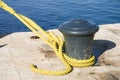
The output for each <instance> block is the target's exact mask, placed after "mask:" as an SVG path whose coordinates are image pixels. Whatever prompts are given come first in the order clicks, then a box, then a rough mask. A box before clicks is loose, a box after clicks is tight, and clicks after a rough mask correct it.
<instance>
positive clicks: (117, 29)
mask: <svg viewBox="0 0 120 80" xmlns="http://www.w3.org/2000/svg"><path fill="white" fill-rule="evenodd" d="M52 31H54V32H55V33H56V34H57V35H61V34H60V32H58V31H57V30H52ZM31 36H34V34H33V33H32V32H19V33H12V34H9V35H6V36H5V35H0V37H1V38H0V80H120V24H110V25H100V30H99V32H97V34H96V35H95V38H94V47H93V53H94V54H95V56H96V58H97V59H96V61H97V63H96V64H95V66H93V67H87V68H75V67H74V69H73V71H72V72H71V73H69V74H67V75H63V76H48V75H41V74H36V73H34V72H32V71H31V70H30V67H29V65H30V64H31V63H34V64H36V65H38V67H39V68H43V69H48V70H50V69H52V70H62V69H64V66H63V65H62V63H61V61H60V60H59V59H58V58H57V56H55V54H54V52H53V51H52V50H51V48H50V47H48V46H47V44H45V43H44V42H43V41H42V40H41V39H38V38H37V39H34V38H36V37H32V39H31Z"/></svg>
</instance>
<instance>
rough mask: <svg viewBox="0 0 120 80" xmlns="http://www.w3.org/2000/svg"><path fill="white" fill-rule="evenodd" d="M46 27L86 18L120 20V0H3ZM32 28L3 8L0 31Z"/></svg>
mask: <svg viewBox="0 0 120 80" xmlns="http://www.w3.org/2000/svg"><path fill="white" fill-rule="evenodd" d="M4 1H5V2H6V3H7V4H8V5H10V6H11V7H13V8H14V9H15V10H16V11H17V12H18V13H21V14H23V15H25V16H27V17H29V18H31V19H33V20H34V21H35V22H36V23H37V24H39V25H41V26H42V28H43V29H45V30H46V29H54V28H57V27H58V25H59V24H61V23H63V22H64V21H67V20H70V19H75V18H83V19H88V20H91V21H94V22H96V23H97V24H109V23H120V0H4ZM20 31H22V32H23V31H29V30H28V29H27V27H25V26H24V25H23V24H22V23H21V22H19V20H17V19H16V18H15V17H14V16H12V15H10V14H9V13H7V12H5V11H4V10H2V9H0V33H12V32H20Z"/></svg>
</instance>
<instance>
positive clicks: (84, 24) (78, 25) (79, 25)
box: [58, 19, 99, 35]
mask: <svg viewBox="0 0 120 80" xmlns="http://www.w3.org/2000/svg"><path fill="white" fill-rule="evenodd" d="M58 29H59V30H60V31H61V32H62V33H63V34H67V35H91V34H94V33H95V32H97V31H98V29H99V27H98V26H97V25H96V24H95V23H94V22H91V21H88V20H84V19H74V20H70V21H66V22H64V23H63V24H61V25H59V28H58Z"/></svg>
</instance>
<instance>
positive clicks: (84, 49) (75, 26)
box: [59, 19, 99, 60]
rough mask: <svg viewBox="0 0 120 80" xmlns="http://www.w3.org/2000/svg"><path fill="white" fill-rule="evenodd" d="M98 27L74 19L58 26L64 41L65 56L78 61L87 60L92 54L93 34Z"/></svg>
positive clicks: (85, 21) (86, 21) (92, 23)
mask: <svg viewBox="0 0 120 80" xmlns="http://www.w3.org/2000/svg"><path fill="white" fill-rule="evenodd" d="M98 29H99V27H98V26H97V25H96V24H95V23H94V22H91V21H88V20H83V19H74V20H71V21H67V22H64V23H63V24H61V25H60V26H59V31H61V32H62V33H63V36H64V39H65V46H64V47H65V54H66V55H67V56H69V57H71V58H75V59H78V60H83V59H88V58H90V57H91V56H92V55H93V54H92V44H93V37H94V34H95V32H97V31H98Z"/></svg>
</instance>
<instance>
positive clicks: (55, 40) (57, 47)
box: [0, 0, 95, 76]
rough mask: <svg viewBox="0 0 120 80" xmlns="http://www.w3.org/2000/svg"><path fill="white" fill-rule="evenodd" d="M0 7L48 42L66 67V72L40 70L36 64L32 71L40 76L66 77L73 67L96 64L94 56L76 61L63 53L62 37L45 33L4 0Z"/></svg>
mask: <svg viewBox="0 0 120 80" xmlns="http://www.w3.org/2000/svg"><path fill="white" fill-rule="evenodd" d="M0 7H1V8H2V9H4V10H5V11H7V12H9V13H10V14H12V15H14V16H15V17H16V18H18V19H19V20H20V21H21V22H22V23H23V24H24V25H26V26H27V27H28V28H29V29H30V30H31V31H33V32H34V33H35V34H36V35H37V36H39V37H40V38H41V39H42V40H43V41H44V42H46V43H47V44H48V45H49V46H50V47H51V48H52V49H53V50H54V52H55V53H56V55H57V56H58V57H59V59H60V60H61V61H62V63H63V64H64V65H65V68H66V69H65V70H60V71H53V70H44V69H38V68H37V67H36V66H35V65H34V64H32V65H31V66H30V68H31V69H32V71H34V72H36V73H40V74H48V75H55V76H59V75H64V74H67V73H69V72H71V71H72V66H75V67H88V66H91V65H93V64H94V63H95V57H94V55H93V56H92V57H91V58H90V59H87V60H76V59H73V58H70V57H68V56H67V55H65V54H64V53H63V52H62V48H63V44H64V41H63V40H62V38H61V37H59V36H56V35H55V34H54V33H53V32H46V31H44V30H43V29H42V28H41V27H40V26H39V25H37V24H36V23H35V22H34V21H32V20H31V19H29V18H28V17H26V16H24V15H22V14H18V13H16V11H15V10H13V9H12V8H11V7H9V6H8V5H7V4H5V3H4V2H3V1H2V0H0Z"/></svg>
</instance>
